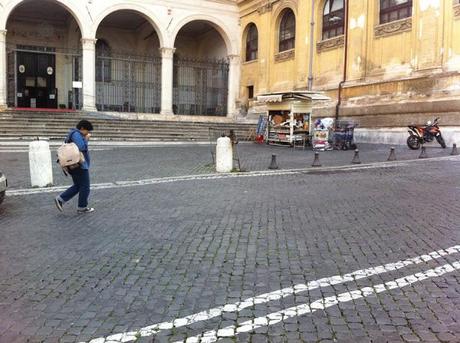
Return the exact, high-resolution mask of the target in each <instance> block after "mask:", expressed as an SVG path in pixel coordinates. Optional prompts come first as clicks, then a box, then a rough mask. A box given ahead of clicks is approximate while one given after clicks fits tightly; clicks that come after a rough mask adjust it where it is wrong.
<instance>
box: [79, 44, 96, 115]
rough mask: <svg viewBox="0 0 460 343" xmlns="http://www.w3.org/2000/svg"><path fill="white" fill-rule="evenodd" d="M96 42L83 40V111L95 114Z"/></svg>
mask: <svg viewBox="0 0 460 343" xmlns="http://www.w3.org/2000/svg"><path fill="white" fill-rule="evenodd" d="M96 41H97V39H93V38H82V40H81V44H82V48H83V111H89V112H95V111H97V109H96Z"/></svg>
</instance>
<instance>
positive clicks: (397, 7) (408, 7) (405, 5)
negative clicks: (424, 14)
mask: <svg viewBox="0 0 460 343" xmlns="http://www.w3.org/2000/svg"><path fill="white" fill-rule="evenodd" d="M411 16H412V0H380V24H385V23H389V22H392V21H395V20H399V19H404V18H408V17H411Z"/></svg>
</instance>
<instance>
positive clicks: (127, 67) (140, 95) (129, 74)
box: [96, 56, 161, 113]
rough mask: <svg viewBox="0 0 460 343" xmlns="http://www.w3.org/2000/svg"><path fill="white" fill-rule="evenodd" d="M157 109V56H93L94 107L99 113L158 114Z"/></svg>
mask: <svg viewBox="0 0 460 343" xmlns="http://www.w3.org/2000/svg"><path fill="white" fill-rule="evenodd" d="M160 106H161V58H160V57H157V56H111V57H105V56H97V57H96V107H97V109H98V110H99V111H113V112H137V113H160Z"/></svg>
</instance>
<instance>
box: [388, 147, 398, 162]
mask: <svg viewBox="0 0 460 343" xmlns="http://www.w3.org/2000/svg"><path fill="white" fill-rule="evenodd" d="M387 161H396V153H395V148H393V147H391V149H390V156H388V159H387Z"/></svg>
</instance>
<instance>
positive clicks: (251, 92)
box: [248, 86, 254, 99]
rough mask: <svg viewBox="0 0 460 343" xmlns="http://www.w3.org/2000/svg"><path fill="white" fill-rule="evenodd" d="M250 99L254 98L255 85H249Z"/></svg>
mask: <svg viewBox="0 0 460 343" xmlns="http://www.w3.org/2000/svg"><path fill="white" fill-rule="evenodd" d="M248 99H254V86H248Z"/></svg>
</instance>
